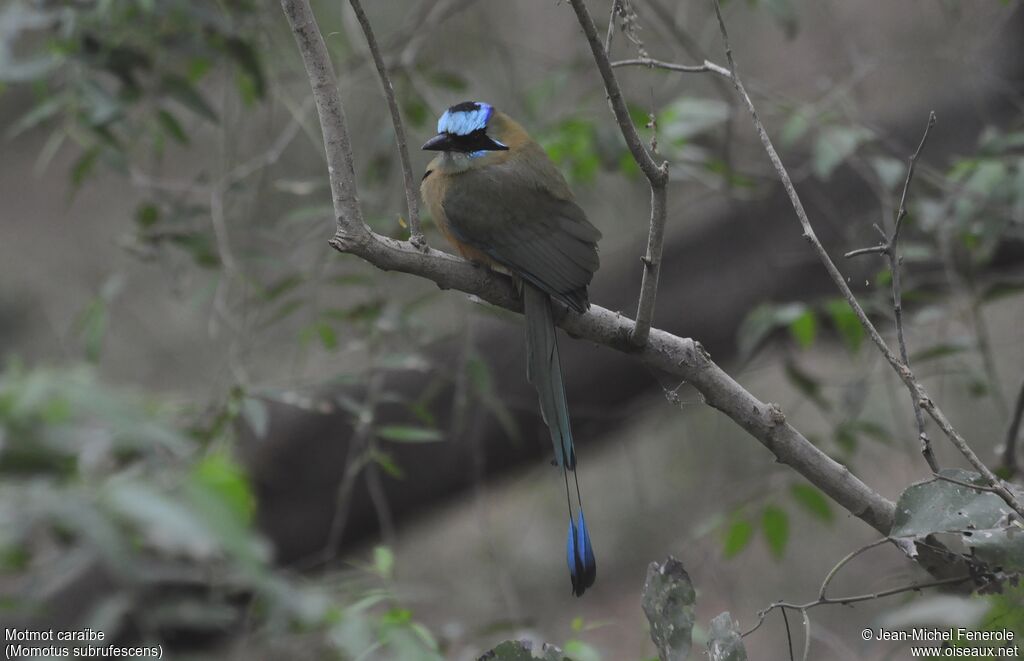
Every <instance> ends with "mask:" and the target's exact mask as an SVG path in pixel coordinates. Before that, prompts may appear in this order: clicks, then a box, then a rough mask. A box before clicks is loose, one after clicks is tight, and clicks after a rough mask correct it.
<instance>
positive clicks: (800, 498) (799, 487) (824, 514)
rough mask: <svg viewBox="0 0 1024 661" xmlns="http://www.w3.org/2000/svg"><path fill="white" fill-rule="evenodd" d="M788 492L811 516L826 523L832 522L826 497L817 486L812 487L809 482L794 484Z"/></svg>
mask: <svg viewBox="0 0 1024 661" xmlns="http://www.w3.org/2000/svg"><path fill="white" fill-rule="evenodd" d="M790 493H791V494H792V495H793V498H794V499H795V500H796V502H797V503H799V504H800V505H801V506H802V507H803V508H804V509H805V510H807V511H808V512H810V513H811V514H812V515H813V516H815V517H817V518H819V519H821V520H822V521H825V522H826V523H831V522H832V520H833V518H834V515H833V513H832V508H831V507H830V506H829V503H828V498H827V497H826V496H825V494H823V493H822V492H821V491H819V490H818V488H817V487H812V486H810V485H809V484H794V485H793V486H792V487H790Z"/></svg>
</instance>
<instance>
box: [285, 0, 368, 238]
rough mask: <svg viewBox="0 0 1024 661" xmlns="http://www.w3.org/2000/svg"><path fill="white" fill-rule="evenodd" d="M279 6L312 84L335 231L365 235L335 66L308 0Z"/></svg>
mask: <svg viewBox="0 0 1024 661" xmlns="http://www.w3.org/2000/svg"><path fill="white" fill-rule="evenodd" d="M281 7H282V8H283V9H284V14H285V16H286V17H287V18H288V24H289V25H290V26H291V29H292V34H294V35H295V41H296V42H297V43H298V46H299V52H300V53H301V54H302V64H303V66H305V67H306V75H307V76H308V77H309V84H310V86H311V87H312V88H313V100H314V101H315V103H316V112H317V115H318V116H319V117H320V130H321V131H322V132H323V135H324V149H325V151H326V155H327V171H328V173H329V174H330V184H331V200H332V202H333V203H334V213H335V220H336V221H337V225H338V227H337V234H339V235H342V234H344V235H348V236H351V237H360V238H362V239H366V238H368V236H369V234H370V229H369V228H368V227H367V226H366V222H365V221H364V220H363V211H362V209H361V208H360V206H359V196H358V195H357V193H356V172H355V166H354V165H353V161H352V142H351V140H349V137H348V123H347V122H346V121H345V111H344V109H343V107H342V105H341V95H340V94H339V92H338V85H337V84H336V82H335V80H336V78H335V75H334V66H333V65H332V64H331V58H330V56H329V55H328V54H327V46H326V45H325V44H324V38H323V35H322V34H321V33H320V28H319V26H317V24H316V18H315V17H314V16H313V10H312V9H310V7H309V2H307V1H305V0H304V1H302V2H288V1H287V0H282V2H281Z"/></svg>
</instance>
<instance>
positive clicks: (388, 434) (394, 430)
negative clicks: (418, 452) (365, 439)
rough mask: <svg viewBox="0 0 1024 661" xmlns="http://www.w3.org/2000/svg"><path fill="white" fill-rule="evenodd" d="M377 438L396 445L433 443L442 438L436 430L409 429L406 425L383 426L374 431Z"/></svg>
mask: <svg viewBox="0 0 1024 661" xmlns="http://www.w3.org/2000/svg"><path fill="white" fill-rule="evenodd" d="M376 434H377V437H378V438H382V439H384V440H385V441H394V442H396V443H435V442H437V441H443V440H444V436H443V435H442V434H441V432H439V431H438V430H436V429H426V428H424V427H411V426H407V425H384V426H382V427H378V428H377V429H376Z"/></svg>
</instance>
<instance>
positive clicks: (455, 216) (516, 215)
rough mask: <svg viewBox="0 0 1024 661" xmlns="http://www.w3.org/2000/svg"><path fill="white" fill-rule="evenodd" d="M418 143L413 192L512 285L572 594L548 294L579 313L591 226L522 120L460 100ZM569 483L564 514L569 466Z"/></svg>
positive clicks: (451, 234) (587, 553) (563, 425)
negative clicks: (555, 487) (549, 452)
mask: <svg viewBox="0 0 1024 661" xmlns="http://www.w3.org/2000/svg"><path fill="white" fill-rule="evenodd" d="M423 149H426V150H431V151H438V152H441V153H440V154H438V155H437V157H436V158H434V160H432V161H431V162H430V165H428V166H427V171H426V173H425V174H424V175H423V182H422V184H421V185H420V191H421V193H422V195H423V200H424V202H425V203H426V205H427V207H428V208H429V209H430V214H431V216H432V217H433V218H434V221H435V222H436V223H437V225H438V227H439V228H440V229H441V231H442V232H443V233H444V235H445V237H446V238H447V239H448V241H449V242H451V244H452V245H453V246H455V248H456V250H458V251H459V253H461V254H462V256H463V257H465V258H466V259H468V260H470V261H473V262H477V263H482V264H485V265H487V266H490V267H492V268H498V269H499V270H504V271H507V272H510V273H511V274H512V275H513V276H514V277H515V278H516V279H517V281H518V282H519V283H520V284H521V290H522V295H523V310H524V313H525V316H526V356H527V359H526V360H527V365H526V376H527V379H528V380H529V381H530V383H532V384H533V386H534V387H535V388H536V389H537V394H538V396H539V398H540V412H541V416H542V417H543V418H544V423H545V424H546V425H547V426H548V429H549V431H550V432H551V441H552V442H553V443H554V446H555V464H556V465H557V466H559V467H561V469H562V474H563V477H564V481H565V490H566V493H565V495H566V500H567V501H568V504H569V534H568V539H567V542H566V554H567V560H568V564H569V577H570V579H571V580H572V591H573V594H575V595H576V596H577V597H578V596H580V595H582V594H583V592H584V591H585V590H586V589H587V588H589V587H590V586H591V585H593V584H594V579H595V578H596V577H597V563H596V561H595V560H594V550H593V547H592V546H591V541H590V533H589V531H588V530H587V525H586V522H585V521H584V519H583V502H582V499H581V498H580V488H579V481H578V479H577V478H576V472H575V471H576V453H575V451H574V450H573V443H572V430H571V428H570V424H569V409H568V406H567V404H566V401H565V389H564V387H563V385H562V368H561V365H560V363H559V359H558V341H557V337H556V335H555V322H554V317H553V313H552V308H551V300H552V299H554V300H556V301H558V302H560V303H562V304H564V305H566V306H567V307H569V309H571V310H573V311H575V312H578V313H582V312H585V311H586V310H587V308H589V307H590V302H589V300H588V299H587V285H589V284H590V280H591V278H592V277H593V275H594V271H596V270H597V268H598V266H599V262H598V258H597V241H598V240H599V239H600V238H601V233H600V232H599V231H598V230H597V228H596V227H594V226H593V225H591V224H590V222H589V221H588V220H587V217H586V215H585V214H584V213H583V210H582V209H580V207H579V205H577V204H576V202H575V200H574V199H573V195H572V192H571V191H570V190H569V186H568V184H566V183H565V179H564V178H563V177H562V175H561V173H560V172H559V171H558V168H556V167H555V165H554V163H552V162H551V159H549V158H548V156H547V154H546V153H545V152H544V149H543V148H542V147H541V146H540V145H538V144H537V143H536V142H535V141H534V140H533V139H532V138H531V137H530V136H529V135H528V134H527V133H526V131H525V130H523V127H522V126H520V125H519V124H517V123H516V122H515V121H513V120H512V118H510V117H509V116H508V115H506V114H505V113H503V112H500V111H498V110H496V109H495V108H494V107H493V106H491V105H489V104H487V103H482V102H477V101H466V102H463V103H459V104H457V105H454V106H452V107H451V108H448V110H446V111H445V112H444V114H443V115H441V118H440V119H439V120H438V122H437V135H435V136H434V137H433V138H431V139H430V140H428V141H427V143H426V144H425V145H423ZM570 472H572V473H573V479H574V481H575V483H576V502H577V504H578V508H577V511H578V514H577V515H576V516H575V517H574V516H573V506H572V497H571V494H570V491H569V475H568V474H569V473H570Z"/></svg>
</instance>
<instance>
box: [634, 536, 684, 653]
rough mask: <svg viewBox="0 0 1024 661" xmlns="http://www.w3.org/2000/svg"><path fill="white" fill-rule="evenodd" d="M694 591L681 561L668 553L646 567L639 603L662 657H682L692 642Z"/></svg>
mask: <svg viewBox="0 0 1024 661" xmlns="http://www.w3.org/2000/svg"><path fill="white" fill-rule="evenodd" d="M696 600H697V592H696V590H694V589H693V583H692V582H691V581H690V576H689V575H688V574H687V573H686V569H684V568H683V564H682V563H681V562H679V561H678V560H676V559H675V558H673V557H672V556H669V557H668V559H666V560H665V562H663V563H660V564H659V563H657V562H652V563H651V564H650V565H648V566H647V578H646V580H645V581H644V588H643V597H642V598H641V601H640V605H641V606H642V607H643V609H644V615H646V616H647V621H648V622H649V623H650V625H651V640H652V641H654V646H655V647H657V648H658V653H659V656H660V657H661V658H662V659H685V658H686V657H687V656H688V655H689V653H690V647H691V645H692V644H693V623H694V615H695V611H696V606H695V603H696Z"/></svg>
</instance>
